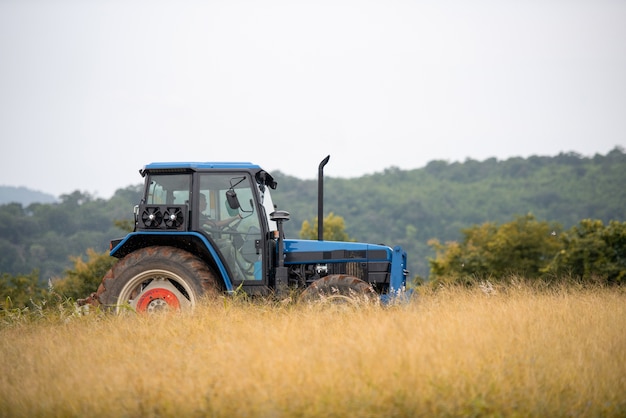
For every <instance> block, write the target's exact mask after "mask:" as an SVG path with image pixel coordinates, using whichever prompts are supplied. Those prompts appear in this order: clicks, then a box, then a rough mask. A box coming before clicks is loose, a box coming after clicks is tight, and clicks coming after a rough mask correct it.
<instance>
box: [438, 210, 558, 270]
mask: <svg viewBox="0 0 626 418" xmlns="http://www.w3.org/2000/svg"><path fill="white" fill-rule="evenodd" d="M558 231H560V226H559V225H558V224H554V225H551V224H549V223H547V222H540V221H537V220H536V219H535V217H534V216H533V215H530V214H529V215H525V216H518V217H516V218H515V219H514V220H513V221H512V222H508V223H505V224H503V225H498V224H497V223H494V222H487V223H484V224H482V225H479V226H474V227H472V228H467V229H463V231H462V233H463V237H464V238H463V240H462V241H461V242H460V243H459V242H448V243H446V244H445V245H444V244H441V243H440V242H439V241H438V240H432V241H431V242H429V244H430V245H431V246H432V247H434V248H435V251H436V257H435V258H434V259H431V260H430V265H431V276H432V277H433V278H435V279H438V278H439V279H441V278H450V279H453V280H459V279H461V280H467V279H468V278H469V279H472V278H484V277H491V278H492V279H494V280H498V279H501V278H504V277H507V276H510V275H511V274H519V275H523V276H524V277H527V278H537V277H540V276H542V274H543V272H544V270H545V268H546V267H547V266H548V265H549V263H550V262H551V260H552V259H553V257H554V255H555V254H556V253H558V251H559V249H560V248H561V243H560V241H559V240H558V239H557V237H556V236H557V234H558Z"/></svg>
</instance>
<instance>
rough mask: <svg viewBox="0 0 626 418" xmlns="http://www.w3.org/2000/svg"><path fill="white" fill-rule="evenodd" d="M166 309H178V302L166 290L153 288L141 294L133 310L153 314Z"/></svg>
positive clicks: (174, 296) (172, 294)
mask: <svg viewBox="0 0 626 418" xmlns="http://www.w3.org/2000/svg"><path fill="white" fill-rule="evenodd" d="M167 308H170V309H174V310H177V309H179V308H180V302H179V301H178V298H177V297H176V295H174V293H172V292H171V291H169V290H168V289H163V288H155V289H150V290H148V291H147V292H144V293H142V294H141V296H140V297H139V300H137V307H136V308H135V309H136V311H137V312H149V313H154V312H158V311H162V310H165V309H167Z"/></svg>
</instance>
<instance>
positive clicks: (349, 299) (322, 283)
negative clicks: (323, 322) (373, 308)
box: [300, 274, 379, 305]
mask: <svg viewBox="0 0 626 418" xmlns="http://www.w3.org/2000/svg"><path fill="white" fill-rule="evenodd" d="M300 300H301V301H303V302H321V303H330V304H350V305H358V304H362V303H377V302H378V301H379V297H378V294H377V293H376V291H375V290H374V288H373V287H372V286H371V285H370V284H368V283H366V282H364V281H363V280H361V279H358V278H356V277H354V276H348V275H345V274H331V275H329V276H326V277H323V278H321V279H319V280H316V281H314V282H313V283H311V285H310V286H309V287H307V288H306V289H305V290H304V292H302V294H301V295H300Z"/></svg>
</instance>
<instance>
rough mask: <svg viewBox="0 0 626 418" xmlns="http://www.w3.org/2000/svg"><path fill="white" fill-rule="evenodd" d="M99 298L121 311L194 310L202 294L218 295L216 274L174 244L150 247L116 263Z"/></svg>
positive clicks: (105, 304)
mask: <svg viewBox="0 0 626 418" xmlns="http://www.w3.org/2000/svg"><path fill="white" fill-rule="evenodd" d="M101 287H102V289H99V292H98V300H99V301H100V303H101V304H102V305H104V306H105V308H107V309H110V310H113V311H114V312H115V313H120V312H121V311H123V310H125V309H129V308H130V309H133V310H135V311H137V312H147V313H154V312H157V311H162V310H182V311H186V310H191V309H193V308H194V307H195V306H196V305H197V303H198V301H199V300H200V297H202V296H205V295H217V294H218V293H219V287H218V284H217V280H216V279H215V275H214V274H213V272H212V271H211V269H210V268H209V266H207V264H206V263H205V262H203V261H202V260H201V259H200V258H198V257H196V256H194V255H193V254H191V253H188V252H187V251H183V250H180V249H178V248H174V247H161V246H157V247H147V248H142V249H140V250H137V251H135V252H133V253H131V254H129V255H127V256H126V257H124V258H123V259H121V260H120V261H119V262H118V263H117V264H115V265H114V266H113V267H112V268H111V269H110V270H109V271H108V272H107V274H106V275H105V276H104V279H103V280H102V285H101Z"/></svg>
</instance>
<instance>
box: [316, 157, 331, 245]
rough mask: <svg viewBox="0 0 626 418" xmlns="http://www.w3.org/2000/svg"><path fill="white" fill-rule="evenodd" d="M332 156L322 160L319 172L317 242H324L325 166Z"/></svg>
mask: <svg viewBox="0 0 626 418" xmlns="http://www.w3.org/2000/svg"><path fill="white" fill-rule="evenodd" d="M328 160H330V155H328V156H327V157H326V158H324V159H323V160H322V162H321V163H320V166H319V168H318V171H317V240H318V241H324V166H325V165H326V164H328Z"/></svg>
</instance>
